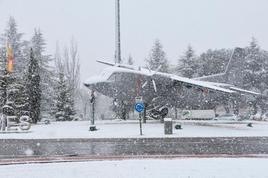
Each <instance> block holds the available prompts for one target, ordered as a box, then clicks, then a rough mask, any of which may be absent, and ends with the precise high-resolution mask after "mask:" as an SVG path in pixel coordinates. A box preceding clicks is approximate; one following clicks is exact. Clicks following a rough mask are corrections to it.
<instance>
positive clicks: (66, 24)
mask: <svg viewBox="0 0 268 178" xmlns="http://www.w3.org/2000/svg"><path fill="white" fill-rule="evenodd" d="M267 7H268V1H267V0H121V25H122V28H121V33H122V56H123V58H127V57H128V56H129V54H131V55H132V56H133V58H134V60H135V64H137V65H140V64H144V58H145V57H147V56H148V54H149V51H150V49H151V46H152V44H153V42H154V40H155V39H156V38H158V39H160V41H161V42H162V44H163V46H164V50H165V51H166V53H167V56H168V59H169V60H170V61H171V63H176V61H177V59H178V57H179V56H181V55H182V53H183V51H184V50H185V49H186V47H187V45H188V44H191V45H192V46H193V47H194V49H195V50H196V52H197V53H198V54H199V53H201V52H203V51H206V50H207V49H209V48H212V49H215V48H233V47H236V46H241V47H244V46H246V45H247V44H248V43H249V41H250V40H251V37H252V36H254V37H256V38H257V40H258V41H259V44H260V45H261V46H262V47H263V48H264V49H267V50H268V18H267V17H268V10H267ZM114 8H115V1H114V0H0V30H1V33H2V32H3V29H4V28H5V26H6V22H7V20H8V17H9V16H14V17H15V19H16V21H17V23H18V28H19V31H20V32H23V33H25V35H24V39H29V38H30V37H31V35H32V34H33V29H34V28H36V27H37V28H40V29H41V31H42V32H43V33H44V37H45V39H46V42H47V52H48V53H50V54H54V52H55V46H56V42H57V41H58V42H59V43H60V44H61V45H62V46H64V45H65V44H66V43H69V41H70V39H71V38H72V36H73V37H74V38H75V39H76V41H77V43H78V48H79V54H80V60H81V76H82V80H84V79H86V77H89V76H91V75H94V74H95V73H96V72H98V73H99V72H100V71H101V69H103V68H104V67H105V66H103V65H101V64H97V63H96V62H95V60H97V59H103V60H107V61H109V60H110V61H114V59H113V58H114V44H115V42H114V41H115V40H114V31H115V27H114V26H115V24H114V22H115V17H114V15H115V12H114Z"/></svg>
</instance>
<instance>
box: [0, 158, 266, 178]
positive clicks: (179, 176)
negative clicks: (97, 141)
mask: <svg viewBox="0 0 268 178" xmlns="http://www.w3.org/2000/svg"><path fill="white" fill-rule="evenodd" d="M267 164H268V159H259V158H258V159H255V158H240V159H237V158H202V159H198V158H186V159H171V160H164V159H153V160H152V159H147V160H124V161H90V162H81V163H79V162H77V163H74V162H73V163H52V164H25V165H9V166H0V177H4V178H30V177H32V178H48V177H49V178H73V177H75V178H85V177H98V178H107V177H109V178H125V177H128V178H163V177H165V178H267V177H268V172H267Z"/></svg>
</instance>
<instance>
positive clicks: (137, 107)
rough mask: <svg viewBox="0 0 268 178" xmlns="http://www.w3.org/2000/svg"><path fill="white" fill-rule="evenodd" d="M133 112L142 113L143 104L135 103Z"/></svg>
mask: <svg viewBox="0 0 268 178" xmlns="http://www.w3.org/2000/svg"><path fill="white" fill-rule="evenodd" d="M135 110H136V111H137V112H142V111H143V110H144V104H143V103H136V104H135Z"/></svg>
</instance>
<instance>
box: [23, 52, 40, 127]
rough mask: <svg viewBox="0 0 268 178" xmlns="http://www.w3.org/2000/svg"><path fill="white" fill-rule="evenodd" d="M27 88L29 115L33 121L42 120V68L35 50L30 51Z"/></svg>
mask: <svg viewBox="0 0 268 178" xmlns="http://www.w3.org/2000/svg"><path fill="white" fill-rule="evenodd" d="M26 88H27V94H28V103H29V112H30V113H29V115H30V118H31V119H32V122H33V123H37V121H40V105H41V89H40V68H39V64H38V61H37V59H36V58H35V56H34V53H33V50H32V49H31V51H30V63H29V68H28V73H27V79H26Z"/></svg>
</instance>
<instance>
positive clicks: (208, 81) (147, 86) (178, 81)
mask: <svg viewBox="0 0 268 178" xmlns="http://www.w3.org/2000/svg"><path fill="white" fill-rule="evenodd" d="M241 55H243V49H241V48H236V49H235V50H234V51H233V53H232V56H231V58H230V61H229V64H228V66H227V69H226V71H225V72H224V73H222V74H217V75H213V76H206V77H201V78H195V79H189V78H185V77H181V76H177V75H174V74H169V73H162V72H158V70H156V71H152V70H150V69H147V68H143V67H137V66H132V65H125V64H114V63H109V62H103V61H97V62H99V63H102V64H105V65H108V66H109V67H108V68H106V69H104V71H103V72H102V73H101V74H100V75H98V76H95V77H91V78H89V79H88V80H86V81H85V82H84V85H85V86H86V87H88V88H89V89H91V90H94V91H97V92H99V93H101V94H103V95H105V96H108V97H111V98H114V99H116V100H117V101H120V102H123V103H127V104H130V105H131V104H133V105H134V102H135V97H137V96H142V98H143V101H144V102H145V104H146V106H147V112H149V114H150V115H151V116H152V117H153V118H157V119H162V118H164V117H165V116H166V115H167V114H168V108H170V107H177V108H180V107H187V103H188V102H190V101H191V102H192V103H196V105H199V106H200V105H204V106H206V107H207V108H205V109H208V108H209V109H211V108H210V107H213V106H214V105H215V104H214V105H213V104H210V103H213V102H215V101H217V102H219V103H220V102H221V101H224V100H225V99H226V98H236V97H237V96H238V95H239V96H241V95H245V94H249V95H253V96H259V95H260V94H259V93H256V92H253V91H247V90H244V89H241V88H238V87H236V85H235V83H232V82H230V81H232V79H233V78H235V77H241V76H240V75H239V74H238V73H235V72H233V71H234V70H232V69H233V68H235V67H236V65H239V64H236V58H239V57H241ZM212 105H213V106H212Z"/></svg>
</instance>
